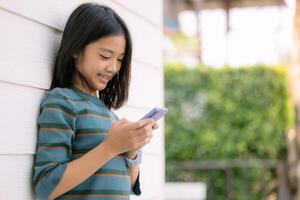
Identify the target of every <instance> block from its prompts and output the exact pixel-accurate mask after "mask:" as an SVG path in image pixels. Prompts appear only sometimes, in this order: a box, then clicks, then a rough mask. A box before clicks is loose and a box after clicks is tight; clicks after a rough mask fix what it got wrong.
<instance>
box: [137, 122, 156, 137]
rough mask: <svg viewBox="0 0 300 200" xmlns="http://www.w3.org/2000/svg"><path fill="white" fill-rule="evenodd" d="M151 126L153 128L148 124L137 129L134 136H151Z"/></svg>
mask: <svg viewBox="0 0 300 200" xmlns="http://www.w3.org/2000/svg"><path fill="white" fill-rule="evenodd" d="M152 126H153V125H152V124H149V125H146V126H144V127H142V128H139V129H137V130H136V133H135V135H136V136H137V137H140V136H144V137H148V136H149V135H152Z"/></svg>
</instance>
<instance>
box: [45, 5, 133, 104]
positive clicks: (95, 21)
mask: <svg viewBox="0 0 300 200" xmlns="http://www.w3.org/2000/svg"><path fill="white" fill-rule="evenodd" d="M120 34H123V35H124V37H125V40H126V47H125V55H124V58H123V60H122V64H121V69H120V71H119V72H118V73H117V74H116V75H115V76H114V77H113V78H112V80H110V81H109V82H108V84H107V86H106V88H105V89H103V90H101V91H99V99H101V100H102V101H103V102H104V104H105V105H106V106H107V107H108V108H109V109H111V108H114V109H117V108H120V107H121V106H122V105H123V104H124V103H125V102H126V101H127V99H128V92H129V85H130V77H131V59H132V42H131V36H130V32H129V30H128V28H127V25H126V23H125V22H124V21H123V20H122V18H121V17H120V16H119V15H118V14H117V13H116V12H115V11H114V10H112V9H111V8H109V7H107V6H104V5H99V4H96V3H84V4H81V5H79V6H78V7H77V8H76V9H75V10H74V11H73V12H72V14H71V15H70V17H69V19H68V21H67V23H66V26H65V28H64V32H63V36H62V39H61V44H60V48H59V50H58V52H57V56H56V59H55V65H54V69H53V74H52V82H51V86H50V89H49V90H52V89H53V88H55V87H62V88H64V87H71V86H72V78H73V76H74V75H75V74H77V75H78V77H79V78H80V80H81V81H82V82H85V83H86V84H87V85H88V86H89V84H88V82H87V80H86V79H85V78H84V77H83V75H82V74H81V73H80V72H79V71H78V70H77V68H76V66H75V61H74V58H73V55H74V54H75V53H78V52H80V51H82V50H84V48H85V46H86V45H88V44H90V43H92V42H95V41H96V40H98V39H100V38H102V37H107V36H116V35H120Z"/></svg>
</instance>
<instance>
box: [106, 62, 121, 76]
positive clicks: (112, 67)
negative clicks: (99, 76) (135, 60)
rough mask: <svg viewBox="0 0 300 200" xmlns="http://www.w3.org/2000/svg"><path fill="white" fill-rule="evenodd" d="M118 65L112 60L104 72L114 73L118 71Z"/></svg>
mask: <svg viewBox="0 0 300 200" xmlns="http://www.w3.org/2000/svg"><path fill="white" fill-rule="evenodd" d="M118 65H119V63H118V60H112V61H111V63H110V64H109V65H108V66H107V67H106V71H108V72H111V73H115V72H116V71H118V67H119V66H118Z"/></svg>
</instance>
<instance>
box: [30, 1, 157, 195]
mask: <svg viewBox="0 0 300 200" xmlns="http://www.w3.org/2000/svg"><path fill="white" fill-rule="evenodd" d="M131 57H132V44H131V37H130V34H129V31H128V29H127V26H126V24H125V23H124V21H123V20H122V19H121V18H120V16H119V15H118V14H116V13H115V12H114V11H113V10H112V9H110V8H108V7H106V6H102V5H98V4H91V3H85V4H82V5H80V6H79V7H77V8H76V9H75V10H74V12H73V13H72V14H71V16H70V18H69V19H68V21H67V24H66V27H65V30H64V32H63V37H62V40H61V45H60V48H59V51H58V53H57V57H56V61H55V66H54V71H53V79H52V83H51V87H50V90H49V91H48V92H47V93H46V95H45V98H44V99H43V100H42V102H41V106H40V114H39V118H38V141H37V150H36V158H35V164H34V175H33V184H34V188H35V191H36V193H37V196H38V198H39V199H76V200H80V199H85V200H88V199H112V200H118V199H129V196H130V194H136V195H140V193H141V192H140V188H139V168H138V165H139V164H140V161H141V151H140V150H139V149H140V148H142V147H143V146H144V145H145V144H147V143H149V141H150V139H151V137H152V130H153V129H156V128H158V125H157V123H155V122H154V121H153V120H151V119H145V120H140V121H138V122H135V123H133V122H129V121H127V120H126V119H122V120H118V118H117V116H116V115H115V114H114V113H113V112H112V111H111V109H117V108H120V107H121V106H122V105H123V104H124V103H125V102H126V101H127V98H128V89H129V82H130V68H131V67H130V65H131Z"/></svg>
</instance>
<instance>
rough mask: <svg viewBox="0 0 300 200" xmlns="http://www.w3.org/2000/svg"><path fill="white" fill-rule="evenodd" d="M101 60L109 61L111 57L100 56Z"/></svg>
mask: <svg viewBox="0 0 300 200" xmlns="http://www.w3.org/2000/svg"><path fill="white" fill-rule="evenodd" d="M100 58H101V59H102V60H108V59H109V57H107V56H103V55H100Z"/></svg>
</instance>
